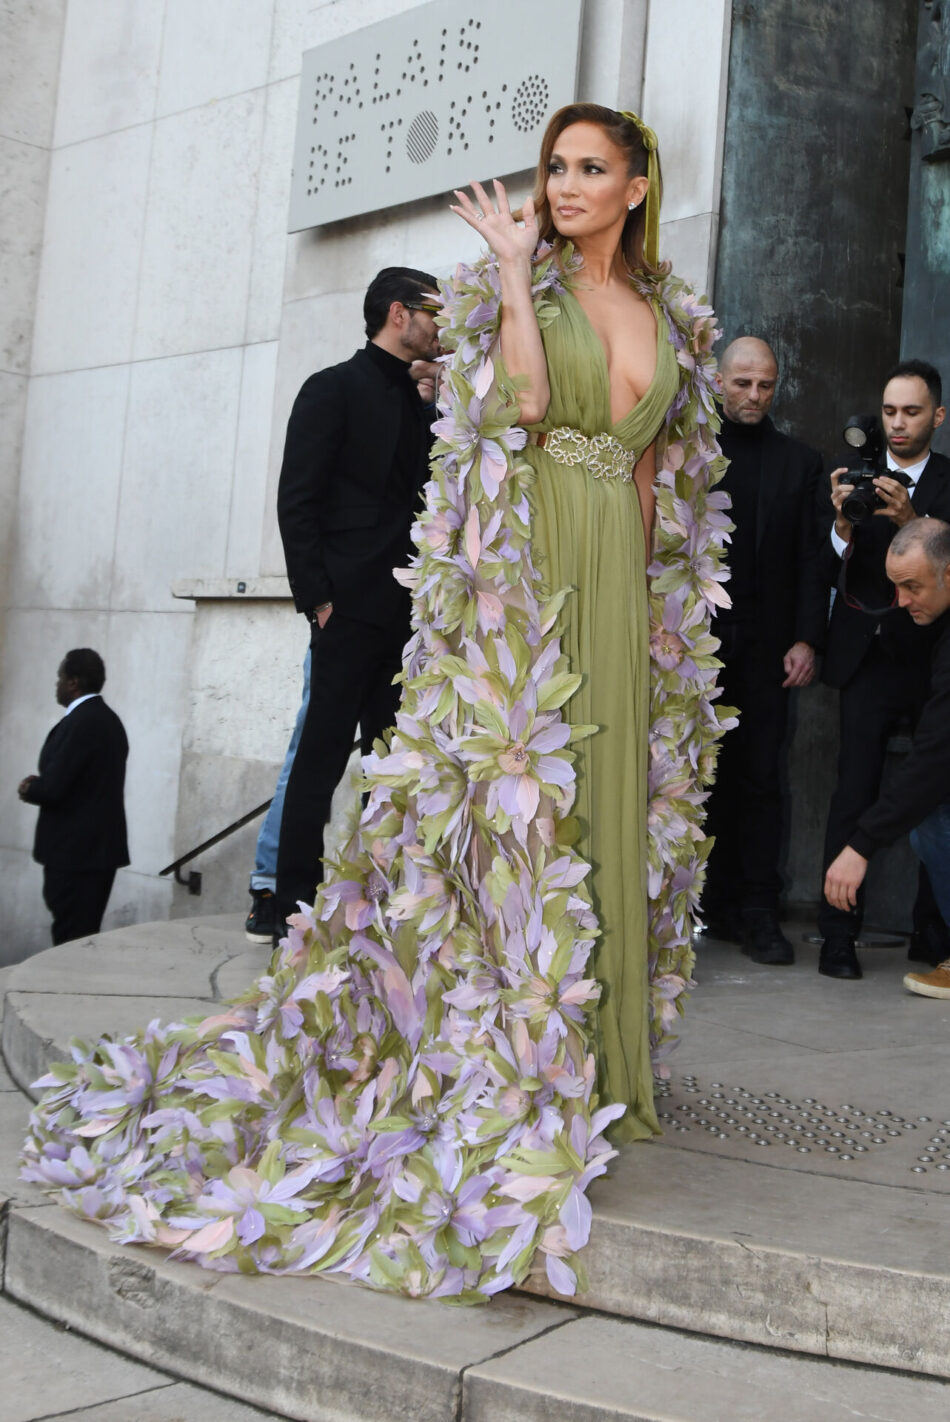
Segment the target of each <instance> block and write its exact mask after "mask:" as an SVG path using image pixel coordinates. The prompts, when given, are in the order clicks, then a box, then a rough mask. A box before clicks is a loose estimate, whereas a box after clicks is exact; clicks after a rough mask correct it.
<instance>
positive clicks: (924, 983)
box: [904, 958, 950, 997]
mask: <svg viewBox="0 0 950 1422" xmlns="http://www.w3.org/2000/svg"><path fill="white" fill-rule="evenodd" d="M904 986H905V988H907V989H908V991H910V992H916V993H917V994H918V995H919V996H920V997H950V958H947V959H945V961H944V962H942V963H938V964H937V966H936V967H935V968H934V970H933V972H932V973H908V974H907V976H906V977H905V978H904Z"/></svg>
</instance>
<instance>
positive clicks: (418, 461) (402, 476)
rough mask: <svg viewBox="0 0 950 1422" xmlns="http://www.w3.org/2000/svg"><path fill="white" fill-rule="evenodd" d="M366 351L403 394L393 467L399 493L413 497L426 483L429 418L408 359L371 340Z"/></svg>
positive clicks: (387, 378)
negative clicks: (393, 353)
mask: <svg viewBox="0 0 950 1422" xmlns="http://www.w3.org/2000/svg"><path fill="white" fill-rule="evenodd" d="M366 354H367V355H368V356H369V358H370V360H371V361H372V362H373V364H374V365H375V366H376V368H377V369H378V370H379V371H380V373H381V374H382V375H384V376H385V378H386V380H387V381H388V382H389V383H390V384H391V385H395V386H397V387H398V389H399V391H400V394H401V396H402V402H401V403H402V409H401V413H400V425H399V437H398V439H397V440H396V446H395V449H394V450H393V464H392V469H393V476H394V483H395V485H396V488H398V490H399V492H400V495H402V496H404V495H406V494H408V495H409V498H410V499H412V500H414V499H415V497H416V494H417V493H418V491H419V490H420V489H421V488H422V485H423V484H424V483H425V480H426V474H427V470H428V459H429V421H428V418H427V416H426V412H425V409H424V407H423V404H422V401H421V400H420V398H419V390H418V386H417V385H416V383H415V381H414V380H413V379H412V377H411V375H410V374H409V362H408V361H405V360H400V359H399V357H398V356H394V355H392V354H391V353H390V352H389V351H387V350H384V349H383V347H382V346H379V345H376V343H375V342H374V341H367V342H366ZM393 492H394V493H395V492H396V489H395V488H394V490H393Z"/></svg>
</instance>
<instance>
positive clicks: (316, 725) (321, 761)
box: [277, 610, 409, 923]
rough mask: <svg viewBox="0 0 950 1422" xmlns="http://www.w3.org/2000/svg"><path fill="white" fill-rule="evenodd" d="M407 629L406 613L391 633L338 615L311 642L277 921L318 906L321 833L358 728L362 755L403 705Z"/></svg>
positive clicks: (280, 859) (283, 833) (283, 834)
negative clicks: (301, 906)
mask: <svg viewBox="0 0 950 1422" xmlns="http://www.w3.org/2000/svg"><path fill="white" fill-rule="evenodd" d="M408 635H409V624H408V620H407V618H406V615H405V613H404V612H403V611H402V610H400V613H399V616H398V617H396V618H395V619H394V620H393V621H392V622H391V623H390V624H389V625H388V626H387V627H376V626H373V625H372V624H371V623H368V622H356V621H354V620H353V619H352V618H349V617H344V616H342V614H340V613H339V612H334V613H332V614H331V616H330V620H329V622H328V623H327V624H326V626H325V627H324V628H323V629H322V630H321V629H320V628H319V627H317V626H316V624H314V627H313V632H312V635H311V641H310V645H311V651H312V663H311V668H310V704H309V706H308V708H307V718H306V720H305V721H304V724H303V730H302V731H301V733H300V743H299V745H298V746H297V754H296V755H295V756H294V763H293V766H292V768H291V771H290V778H289V780H288V781H287V790H286V793H285V795H284V813H283V817H282V819H281V822H280V840H279V843H278V848H277V912H278V915H279V922H280V923H283V921H284V920H285V919H286V918H287V916H288V914H292V913H296V912H297V904H298V902H300V901H302V902H303V903H305V904H312V903H313V901H314V898H315V896H316V890H317V885H318V884H319V883H321V882H322V880H323V863H322V860H323V832H324V829H325V827H326V823H327V820H328V819H329V818H330V805H331V802H332V800H333V792H334V790H335V789H336V787H337V786H338V785H339V783H340V780H341V779H342V777H343V772H344V771H345V770H346V765H347V761H348V760H349V758H350V753H351V751H352V749H353V740H354V737H355V735H356V728H357V725H358V726H359V728H360V747H361V750H362V752H363V754H364V755H367V754H368V753H369V752H370V751H371V750H372V748H373V742H374V741H375V740H376V739H377V738H378V737H379V736H381V735H382V733H383V731H385V730H386V729H387V728H388V727H390V726H391V725H392V724H393V722H394V721H395V718H396V710H397V707H398V705H399V688H398V687H396V686H393V684H392V681H393V677H394V676H395V675H396V673H397V672H398V671H399V669H400V667H401V665H402V649H403V645H404V643H405V641H406V640H407V638H408Z"/></svg>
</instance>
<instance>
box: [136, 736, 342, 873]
mask: <svg viewBox="0 0 950 1422" xmlns="http://www.w3.org/2000/svg"><path fill="white" fill-rule="evenodd" d="M359 748H360V742H359V738H357V739H356V740H355V741H354V742H353V746H352V750H351V751H350V754H351V755H352V753H353V751H355V750H359ZM273 803H274V797H273V795H272V796H271V797H270V799H269V800H265V801H264V802H263V804H261V805H257V806H256V807H255V808H254V809H253V810H248V812H247V814H246V815H242V816H241V818H240V819H239V820H235V821H234V823H233V824H230V825H228V827H227V829H223V830H219V831H218V833H217V834H213V835H212V836H211V838H210V839H206V840H205V842H204V843H203V844H199V845H198V846H197V847H196V848H195V849H189V851H188V853H187V854H182V855H181V856H180V857H179V858H178V859H176V860H175V861H174V863H173V864H168V865H166V867H165V868H164V869H159V871H158V877H159V878H160V879H161V878H163V877H164V876H165V875H166V874H174V876H175V883H176V884H181V886H182V888H183V889H187V890H188V892H189V894H200V893H201V875H200V874H199V873H198V872H197V871H196V870H194V869H193V870H192V871H191V873H190V874H189V875H188V878H187V879H183V878H182V877H181V875H180V874H179V872H178V871H179V869H180V868H181V866H182V865H183V864H187V863H188V861H189V860H190V859H197V857H198V855H199V854H202V853H203V852H204V851H205V850H206V849H211V848H213V846H214V845H216V844H220V843H221V841H222V840H223V839H227V837H228V835H230V834H234V832H235V830H239V829H243V828H244V826H245V825H247V824H250V822H251V820H256V819H257V817H258V815H262V814H263V813H264V811H265V810H269V809H270V807H271V805H272V804H273Z"/></svg>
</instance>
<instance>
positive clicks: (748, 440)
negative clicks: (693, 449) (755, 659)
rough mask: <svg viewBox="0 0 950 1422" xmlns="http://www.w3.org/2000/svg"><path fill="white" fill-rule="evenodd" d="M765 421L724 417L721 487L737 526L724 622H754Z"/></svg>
mask: <svg viewBox="0 0 950 1422" xmlns="http://www.w3.org/2000/svg"><path fill="white" fill-rule="evenodd" d="M766 418H767V417H766ZM765 423H766V422H765V420H760V421H759V423H758V424H757V425H743V424H738V423H737V422H736V421H735V420H730V419H729V417H728V416H727V415H725V414H724V415H723V417H722V429H721V431H720V434H719V444H720V447H721V449H722V452H723V454H724V455H725V456H726V458H727V459H728V460H729V468H728V469H727V470H726V473H725V476H724V478H723V481H722V488H723V489H725V490H726V492H727V493H728V495H729V497H730V498H731V499H732V521H733V523H734V524H735V526H736V527H735V532H734V533H733V535H732V544H731V546H730V548H729V550H728V552H727V555H726V557H727V561H728V563H729V570H730V574H731V576H730V579H729V583H728V585H727V587H728V592H729V595H730V597H731V598H732V607H731V608H728V609H725V610H724V611H722V612H720V613H718V614H717V616H718V617H720V618H721V619H722V620H723V621H724V622H751V621H753V619H754V618H755V615H756V589H755V582H756V577H755V575H756V541H757V537H756V529H757V522H758V511H759V485H760V483H761V480H762V449H763V446H764V442H765Z"/></svg>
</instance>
